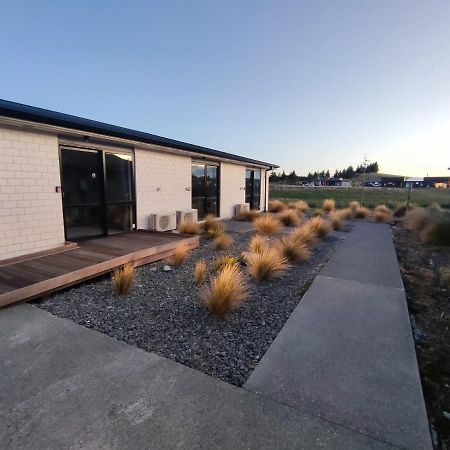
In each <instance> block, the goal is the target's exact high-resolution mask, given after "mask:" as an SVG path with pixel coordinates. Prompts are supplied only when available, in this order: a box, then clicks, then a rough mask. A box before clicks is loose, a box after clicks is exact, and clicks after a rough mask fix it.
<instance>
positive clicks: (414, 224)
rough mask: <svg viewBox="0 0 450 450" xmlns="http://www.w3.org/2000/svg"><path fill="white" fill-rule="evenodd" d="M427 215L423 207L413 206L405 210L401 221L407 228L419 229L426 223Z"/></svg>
mask: <svg viewBox="0 0 450 450" xmlns="http://www.w3.org/2000/svg"><path fill="white" fill-rule="evenodd" d="M427 216H428V213H427V210H426V209H425V208H414V209H411V210H409V211H407V213H406V214H405V218H404V219H403V223H404V225H405V227H406V228H407V229H408V230H412V231H420V230H422V229H423V228H424V226H425V224H426V223H427V220H428V217H427Z"/></svg>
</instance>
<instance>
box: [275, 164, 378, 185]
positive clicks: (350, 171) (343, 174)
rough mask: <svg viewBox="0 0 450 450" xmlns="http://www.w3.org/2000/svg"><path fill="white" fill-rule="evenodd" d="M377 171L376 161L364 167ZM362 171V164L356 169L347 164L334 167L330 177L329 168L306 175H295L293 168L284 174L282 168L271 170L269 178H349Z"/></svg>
mask: <svg viewBox="0 0 450 450" xmlns="http://www.w3.org/2000/svg"><path fill="white" fill-rule="evenodd" d="M378 171H379V167H378V162H374V163H371V164H368V165H367V167H366V168H365V172H366V173H377V172H378ZM361 173H364V165H362V164H360V165H359V166H357V167H356V169H354V168H353V166H351V165H350V166H348V167H347V168H346V169H342V170H338V169H336V170H335V171H334V174H333V177H331V174H330V171H329V170H326V171H325V170H322V171H320V172H309V173H308V175H306V176H303V175H297V174H296V173H295V170H293V171H292V172H291V173H289V174H286V172H285V171H284V170H283V171H282V172H281V173H280V172H279V173H276V172H275V171H273V172H272V173H271V174H270V177H269V180H270V181H272V182H277V181H281V182H290V183H296V182H299V181H312V180H315V179H318V178H344V179H350V178H353V177H355V176H356V175H358V174H361Z"/></svg>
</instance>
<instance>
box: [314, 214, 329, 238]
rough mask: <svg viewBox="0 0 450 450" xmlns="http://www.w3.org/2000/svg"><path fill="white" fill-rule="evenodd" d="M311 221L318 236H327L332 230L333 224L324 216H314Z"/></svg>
mask: <svg viewBox="0 0 450 450" xmlns="http://www.w3.org/2000/svg"><path fill="white" fill-rule="evenodd" d="M309 222H310V226H311V227H312V229H313V230H314V232H315V233H316V235H317V237H319V238H321V239H323V238H324V237H326V236H327V235H328V234H329V233H330V232H331V225H330V224H329V223H328V222H327V221H326V220H324V219H323V218H322V217H318V216H317V217H313V218H312V219H310V220H309Z"/></svg>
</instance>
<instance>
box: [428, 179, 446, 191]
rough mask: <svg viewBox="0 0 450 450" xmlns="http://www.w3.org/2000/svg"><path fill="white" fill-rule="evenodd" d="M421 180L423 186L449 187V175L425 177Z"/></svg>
mask: <svg viewBox="0 0 450 450" xmlns="http://www.w3.org/2000/svg"><path fill="white" fill-rule="evenodd" d="M423 181H424V183H423V184H424V187H435V188H440V189H449V188H450V177H425V178H424V179H423Z"/></svg>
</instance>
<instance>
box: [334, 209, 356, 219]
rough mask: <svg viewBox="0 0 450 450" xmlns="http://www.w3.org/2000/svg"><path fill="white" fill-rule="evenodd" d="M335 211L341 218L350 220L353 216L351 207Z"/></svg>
mask: <svg viewBox="0 0 450 450" xmlns="http://www.w3.org/2000/svg"><path fill="white" fill-rule="evenodd" d="M335 213H336V214H337V215H338V217H339V218H340V219H341V220H349V219H351V218H352V217H353V211H352V210H351V208H344V209H338V210H337V211H336V212H335Z"/></svg>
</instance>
